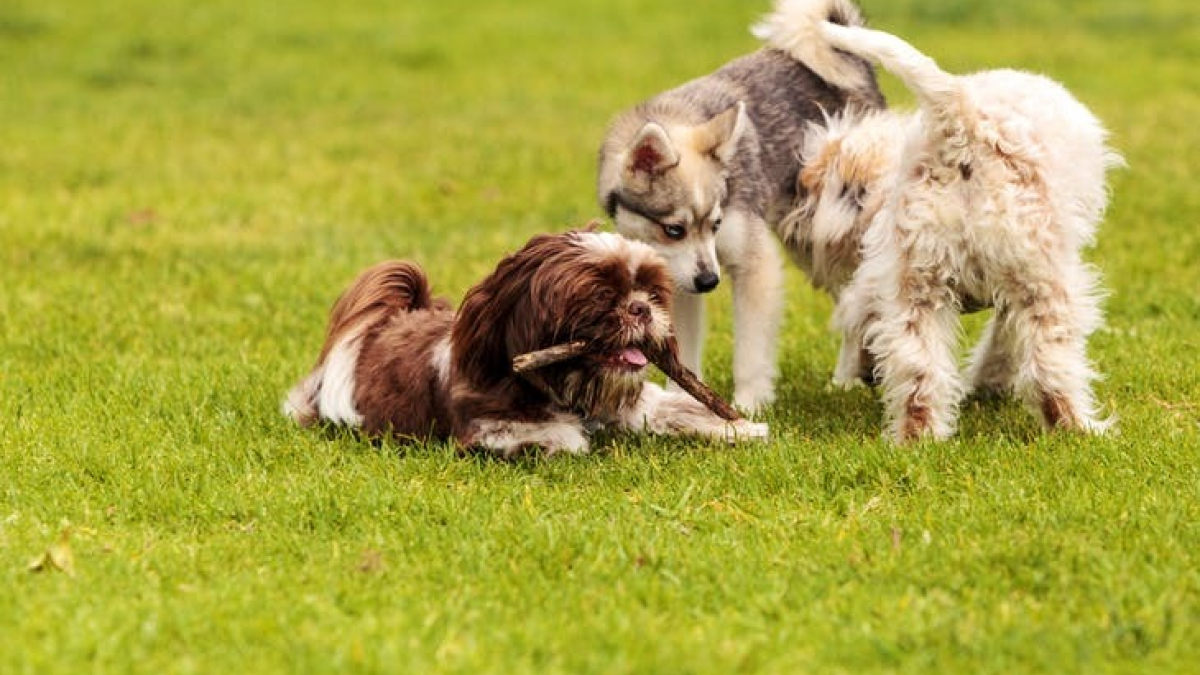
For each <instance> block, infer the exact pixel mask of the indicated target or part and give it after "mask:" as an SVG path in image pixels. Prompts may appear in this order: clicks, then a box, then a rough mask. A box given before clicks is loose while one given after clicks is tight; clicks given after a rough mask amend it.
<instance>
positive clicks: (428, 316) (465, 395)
mask: <svg viewBox="0 0 1200 675" xmlns="http://www.w3.org/2000/svg"><path fill="white" fill-rule="evenodd" d="M606 237H607V238H606ZM618 246H620V247H622V248H618ZM634 246H640V245H634V244H631V243H629V242H624V241H622V240H620V239H619V238H618V237H616V235H598V234H592V233H567V234H562V235H543V236H538V237H534V238H533V239H531V240H530V241H529V242H528V243H527V244H526V245H525V247H524V248H522V249H521V250H520V251H518V252H517V253H515V254H513V255H510V256H508V257H506V258H505V259H504V260H502V261H501V262H500V264H499V265H498V266H497V267H496V270H495V271H494V272H493V273H492V274H490V275H489V276H488V277H487V278H485V279H484V280H483V281H481V282H480V283H479V284H478V285H476V286H475V287H474V288H472V289H471V290H470V291H468V293H467V295H466V297H465V298H464V300H463V304H462V307H461V308H460V310H459V311H458V313H457V314H455V313H454V312H453V311H451V310H450V309H449V305H448V304H447V303H446V302H445V301H441V300H435V299H433V298H432V296H431V295H430V292H429V284H428V281H427V280H426V278H425V276H424V274H423V273H422V272H421V270H420V268H419V267H417V266H416V265H415V264H413V263H410V262H404V261H391V262H387V263H382V264H380V265H376V266H375V267H372V268H370V269H368V270H367V271H366V272H364V273H363V274H362V275H361V276H360V277H359V278H358V279H357V280H356V281H355V282H354V283H353V284H352V285H351V287H350V288H349V289H348V290H347V291H346V293H345V294H344V295H343V296H342V297H341V298H340V299H339V300H338V302H337V303H336V304H335V306H334V308H333V311H332V313H331V317H330V325H329V330H328V332H327V334H326V339H325V344H324V346H323V347H322V349H321V356H320V358H319V359H318V362H317V367H316V369H315V370H314V373H313V374H312V375H310V376H309V377H308V378H306V379H305V380H304V381H303V382H302V383H301V384H300V385H298V386H297V387H296V388H295V389H294V390H293V392H292V395H291V396H289V403H288V405H289V406H290V410H289V413H290V414H292V415H293V417H295V418H296V419H297V420H299V421H301V422H302V423H304V422H306V421H309V422H311V421H313V420H315V419H317V418H319V417H321V411H320V409H319V408H320V405H321V403H320V401H319V397H320V389H321V386H323V379H322V378H323V377H324V373H325V371H324V370H323V369H325V368H327V367H332V366H329V365H328V363H329V362H330V361H331V360H332V356H333V352H334V351H336V350H338V349H347V347H346V345H347V344H358V345H360V346H359V348H358V352H357V357H356V358H357V360H356V361H355V364H354V379H353V383H352V384H353V406H352V407H353V412H354V413H356V414H357V415H359V416H361V427H362V429H363V430H364V431H365V432H366V433H368V434H370V435H387V434H390V435H393V436H396V437H399V438H454V439H456V440H458V441H459V442H460V443H461V444H463V445H465V446H471V445H474V444H475V443H476V441H477V439H476V438H475V437H474V434H475V433H476V432H477V431H478V430H479V429H481V428H483V429H491V430H492V431H493V432H494V427H488V426H487V425H486V424H485V425H482V426H481V424H480V421H481V420H499V421H502V422H506V423H508V422H512V423H526V422H528V423H539V422H545V421H548V420H551V419H561V418H562V415H563V414H564V413H565V414H570V415H577V416H579V418H580V419H582V420H585V421H586V420H591V421H595V422H597V423H606V422H611V421H614V420H617V419H618V418H619V417H620V416H621V413H622V411H623V410H625V409H627V408H629V407H630V406H632V405H633V404H634V402H635V401H637V399H638V397H639V395H640V394H641V391H642V387H643V384H644V381H645V377H644V373H640V372H631V369H630V368H629V367H627V366H625V365H624V364H623V363H620V362H619V361H620V358H619V357H620V355H621V353H622V351H623V350H626V349H628V348H638V349H640V350H644V351H645V352H649V353H657V352H658V351H659V350H662V349H664V348H666V346H668V345H673V344H674V343H673V341H669V340H668V337H669V335H670V324H669V322H668V321H667V320H666V317H667V316H668V314H669V307H670V300H671V284H670V280H669V278H668V276H667V271H666V269H665V268H664V267H663V266H662V263H661V261H660V260H659V258H658V257H657V256H655V255H653V252H652V251H651V250H650V249H649V248H645V247H642V248H641V249H634V248H633V247H634ZM643 249H644V250H643ZM631 251H632V252H631ZM356 339H357V340H360V342H358V343H354V340H356ZM570 340H584V341H586V342H587V343H588V345H589V353H588V355H587V356H584V357H582V358H578V359H573V360H571V361H567V362H564V363H560V364H557V365H554V366H551V367H547V368H544V369H542V370H540V371H539V372H538V377H539V379H540V384H541V386H535V385H534V384H532V383H531V382H529V381H527V380H525V379H522V378H521V377H519V376H518V375H516V374H515V373H514V372H513V370H512V366H511V364H512V359H513V357H514V356H516V355H518V354H522V353H526V352H530V351H535V350H538V349H543V348H546V347H549V346H552V345H555V344H559V343H562V342H565V341H570ZM634 370H636V369H634Z"/></svg>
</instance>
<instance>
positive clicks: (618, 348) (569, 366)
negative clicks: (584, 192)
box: [453, 232, 671, 418]
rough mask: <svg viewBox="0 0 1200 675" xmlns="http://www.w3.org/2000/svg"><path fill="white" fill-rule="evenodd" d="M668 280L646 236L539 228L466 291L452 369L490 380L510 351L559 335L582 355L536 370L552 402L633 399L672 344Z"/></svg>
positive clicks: (502, 371)
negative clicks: (579, 345) (580, 347)
mask: <svg viewBox="0 0 1200 675" xmlns="http://www.w3.org/2000/svg"><path fill="white" fill-rule="evenodd" d="M670 301H671V279H670V275H669V272H668V271H667V269H666V267H665V266H664V265H663V263H662V261H661V259H660V258H659V256H658V255H657V254H656V253H655V252H654V250H653V249H651V248H650V247H649V246H646V245H645V244H641V243H637V242H632V241H628V240H626V239H624V238H622V237H620V236H619V235H616V234H611V233H601V232H571V233H567V234H563V235H547V236H541V237H535V238H534V239H532V240H531V241H530V242H529V243H528V244H527V245H526V246H525V247H524V248H523V249H521V250H520V251H518V252H517V253H515V254H513V255H512V256H509V257H508V258H506V259H505V260H504V261H502V262H501V263H500V265H499V266H498V267H497V268H496V271H495V273H493V274H492V275H491V276H490V277H488V278H487V279H485V280H484V281H483V282H482V283H480V284H479V285H478V286H476V287H475V288H474V289H472V290H471V292H470V293H469V294H468V295H467V298H466V299H465V301H464V303H463V306H462V308H461V309H460V311H459V314H458V319H457V322H456V324H455V329H454V349H453V352H454V354H455V366H456V372H457V374H459V375H462V376H465V377H466V378H467V379H469V380H473V381H474V382H475V384H476V385H477V386H478V385H484V386H486V385H487V384H488V383H489V382H496V381H497V380H498V379H500V378H501V377H507V376H509V375H510V374H511V362H512V358H513V357H514V356H516V355H518V354H522V353H526V352H531V351H536V350H539V349H544V348H546V347H550V346H553V345H557V344H562V343H565V342H570V341H576V340H582V341H585V342H587V343H588V350H587V352H588V353H587V355H586V356H583V357H580V358H576V359H572V360H570V361H567V362H564V363H561V364H556V365H554V366H550V367H547V368H544V369H542V370H541V371H539V373H538V376H539V377H540V378H541V381H542V382H544V383H545V385H546V386H545V388H546V389H548V390H549V391H550V394H551V396H552V398H554V399H555V401H554V402H555V403H556V404H558V405H561V406H564V407H567V408H570V409H574V410H575V411H577V412H579V413H581V414H584V415H588V416H596V417H601V418H603V417H607V416H610V415H614V414H616V411H617V410H618V409H620V408H622V407H624V406H627V405H629V404H630V403H631V401H632V400H634V399H636V397H637V395H638V394H639V393H640V391H641V386H642V383H643V381H644V379H645V372H644V369H645V367H646V366H647V365H648V364H649V363H650V362H651V361H653V359H654V357H655V355H657V354H660V353H661V352H662V351H663V350H664V349H667V348H668V342H669V338H670V337H671V324H670Z"/></svg>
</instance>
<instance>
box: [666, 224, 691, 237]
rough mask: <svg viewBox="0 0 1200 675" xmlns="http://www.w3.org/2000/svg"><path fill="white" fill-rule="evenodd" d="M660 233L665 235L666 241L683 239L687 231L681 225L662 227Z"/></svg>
mask: <svg viewBox="0 0 1200 675" xmlns="http://www.w3.org/2000/svg"><path fill="white" fill-rule="evenodd" d="M662 231H663V234H665V235H667V239H683V237H684V235H686V234H687V229H686V228H684V227H683V226H682V225H663V226H662Z"/></svg>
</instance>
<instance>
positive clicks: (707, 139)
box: [696, 101, 748, 164]
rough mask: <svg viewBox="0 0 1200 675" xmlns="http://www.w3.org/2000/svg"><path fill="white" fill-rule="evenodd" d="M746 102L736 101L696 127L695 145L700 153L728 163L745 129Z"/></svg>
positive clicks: (746, 122) (746, 121)
mask: <svg viewBox="0 0 1200 675" xmlns="http://www.w3.org/2000/svg"><path fill="white" fill-rule="evenodd" d="M747 124H748V119H747V117H746V104H745V103H743V102H742V101H738V102H737V103H735V104H734V105H732V106H730V107H729V108H728V109H727V110H725V112H722V113H719V114H718V115H716V116H715V117H713V118H712V119H710V120H709V121H707V122H705V123H704V124H702V125H700V126H698V127H696V145H697V150H699V151H700V153H701V154H705V155H711V156H712V157H713V158H714V159H716V160H717V161H718V162H720V163H721V164H729V162H730V160H732V159H733V156H734V154H735V153H736V152H737V147H738V142H739V141H741V139H742V134H743V133H744V132H745V130H746V126H747Z"/></svg>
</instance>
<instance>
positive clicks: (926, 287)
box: [783, 23, 1122, 442]
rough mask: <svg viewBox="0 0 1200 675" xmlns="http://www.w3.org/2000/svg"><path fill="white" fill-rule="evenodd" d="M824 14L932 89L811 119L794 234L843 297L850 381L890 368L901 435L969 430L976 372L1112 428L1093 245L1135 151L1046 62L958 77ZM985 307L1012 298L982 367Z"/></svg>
mask: <svg viewBox="0 0 1200 675" xmlns="http://www.w3.org/2000/svg"><path fill="white" fill-rule="evenodd" d="M820 30H821V34H822V35H824V39H825V40H826V41H827V42H828V43H831V44H833V45H834V46H836V47H837V48H838V49H841V50H845V51H847V52H849V53H851V54H857V55H859V56H862V57H864V58H867V59H870V60H871V61H874V62H877V63H880V64H881V65H882V66H883V67H884V68H886V69H887V70H889V71H891V72H892V73H894V74H895V75H897V76H898V77H899V78H900V79H901V80H903V81H904V83H905V85H907V87H908V88H909V89H910V90H912V92H913V93H914V94H915V95H916V97H917V100H918V101H919V104H920V106H919V109H918V110H917V111H916V112H914V113H907V114H905V113H900V112H892V111H874V112H868V113H859V112H856V111H848V112H844V113H842V114H838V115H834V116H832V117H831V118H830V119H829V120H827V121H825V122H824V123H822V124H816V123H814V124H813V125H812V126H811V127H810V128H809V130H808V132H807V133H806V134H804V147H803V150H802V155H803V158H804V163H805V168H804V170H803V171H801V173H800V185H799V186H798V189H799V191H800V192H801V193H802V194H803V195H804V197H803V198H802V199H801V201H800V203H799V205H798V206H797V209H796V211H795V212H794V213H793V214H792V215H791V216H789V217H788V218H785V219H784V226H783V230H784V233H783V234H784V239H785V241H788V242H789V244H790V245H791V246H794V247H796V248H801V249H805V250H808V251H810V252H811V254H812V256H813V259H814V260H815V261H816V262H815V270H816V273H815V274H814V282H815V283H816V284H817V285H819V286H822V287H824V288H826V289H827V290H829V291H830V292H831V293H832V294H833V295H834V297H835V298H836V299H837V307H836V310H835V312H834V323H835V325H836V326H837V327H838V328H839V329H840V330H841V331H842V332H843V343H842V353H841V356H840V358H839V361H838V366H837V370H836V372H835V375H834V380H835V382H839V383H842V384H854V383H856V382H857V380H859V379H863V380H868V381H870V380H872V379H874V378H878V380H879V382H880V384H881V385H882V390H883V399H884V402H885V404H886V407H887V417H888V420H889V426H890V436H891V437H892V438H893V439H894V440H896V441H898V442H904V441H909V440H913V439H916V438H919V437H922V436H931V437H933V438H945V437H946V436H948V435H950V434H952V433H953V432H954V428H955V422H956V417H957V408H958V404H959V401H960V400H961V399H962V397H963V395H964V394H965V393H966V391H967V389H968V388H970V389H974V390H977V391H982V392H994V393H1002V394H1004V393H1013V394H1016V395H1017V396H1018V397H1019V398H1021V399H1022V400H1023V401H1024V402H1025V403H1026V404H1027V405H1028V406H1029V407H1030V408H1031V409H1032V410H1033V411H1035V413H1036V414H1038V415H1040V417H1041V418H1042V421H1043V422H1044V424H1045V425H1046V426H1047V427H1048V428H1052V429H1053V428H1063V429H1079V430H1083V431H1087V432H1091V433H1101V432H1103V431H1105V430H1106V429H1107V428H1108V426H1109V424H1110V420H1107V419H1103V418H1101V417H1099V416H1098V411H1097V405H1096V401H1095V398H1094V397H1093V395H1092V390H1091V386H1090V382H1091V380H1092V379H1094V378H1095V377H1096V375H1095V372H1094V370H1093V368H1092V365H1091V364H1090V363H1089V361H1088V358H1087V355H1086V340H1087V336H1088V335H1089V334H1090V333H1091V332H1092V331H1093V330H1094V329H1095V328H1096V327H1097V326H1099V325H1100V323H1101V318H1102V316H1101V311H1100V308H1099V298H1100V292H1099V281H1098V275H1097V274H1096V272H1095V271H1094V270H1093V269H1092V268H1091V267H1090V266H1089V265H1087V264H1085V263H1084V262H1083V260H1082V258H1081V251H1082V249H1083V248H1084V247H1085V246H1087V245H1088V244H1089V243H1091V242H1092V241H1093V237H1094V234H1095V229H1096V223H1097V222H1098V221H1099V220H1100V217H1101V215H1102V214H1103V212H1104V209H1105V206H1106V204H1107V200H1108V192H1107V189H1106V186H1105V173H1106V171H1107V170H1109V169H1111V168H1113V167H1116V166H1119V165H1121V163H1122V162H1121V158H1120V157H1119V156H1118V155H1117V154H1116V153H1115V152H1114V151H1113V150H1112V149H1111V148H1109V147H1108V146H1107V144H1106V138H1107V135H1108V134H1107V132H1106V131H1105V130H1104V127H1103V126H1102V125H1101V124H1100V122H1099V121H1098V120H1097V119H1096V118H1095V117H1094V116H1093V115H1092V113H1091V112H1089V111H1088V109H1087V108H1086V107H1084V106H1083V105H1082V104H1081V103H1079V102H1078V101H1077V100H1075V98H1074V97H1072V96H1071V94H1070V93H1069V92H1067V90H1066V89H1064V88H1063V87H1062V86H1061V85H1059V84H1058V83H1056V82H1054V81H1052V80H1049V79H1047V78H1045V77H1042V76H1040V75H1033V74H1030V73H1023V72H1017V71H1013V70H990V71H983V72H979V73H974V74H971V75H963V76H958V75H952V74H949V73H946V72H944V71H942V70H941V69H940V68H938V66H937V64H936V63H934V62H933V60H932V59H930V58H929V57H927V56H925V55H924V54H922V53H920V52H918V51H917V50H916V49H914V48H913V47H912V46H910V45H908V44H907V43H905V42H903V41H902V40H900V39H899V38H897V37H895V36H892V35H889V34H887V33H882V32H879V31H873V30H868V29H865V28H860V27H846V26H838V25H834V24H832V23H824V24H822V25H821V27H820ZM984 307H994V308H995V314H994V315H993V316H992V318H991V320H990V322H989V323H988V325H987V328H986V329H985V334H984V337H983V339H982V340H981V342H980V344H979V345H978V346H977V347H976V348H975V352H974V354H973V356H972V358H971V365H970V367H969V369H968V373H967V377H966V380H967V381H966V383H964V381H963V380H964V378H963V377H962V376H961V375H960V373H959V368H958V362H957V358H956V355H955V351H956V347H957V342H958V315H959V313H960V312H969V311H972V310H976V309H981V308H984Z"/></svg>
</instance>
